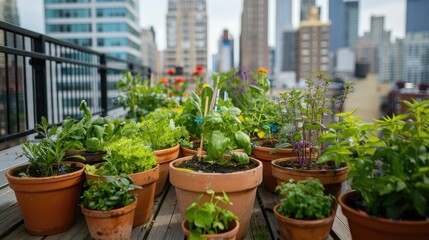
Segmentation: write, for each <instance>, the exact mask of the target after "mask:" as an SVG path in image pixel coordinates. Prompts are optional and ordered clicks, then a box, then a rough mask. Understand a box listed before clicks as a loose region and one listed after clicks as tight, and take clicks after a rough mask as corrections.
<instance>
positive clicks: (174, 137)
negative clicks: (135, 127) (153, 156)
mask: <svg viewBox="0 0 429 240" xmlns="http://www.w3.org/2000/svg"><path fill="white" fill-rule="evenodd" d="M139 135H140V137H141V138H142V140H143V141H144V142H145V143H147V144H148V145H150V147H151V148H152V150H160V149H166V148H171V147H174V146H176V145H177V144H181V145H182V146H183V145H184V146H190V145H191V143H190V142H189V133H188V131H187V130H186V128H185V127H183V126H176V124H175V123H174V120H173V119H167V118H164V119H157V120H146V121H144V122H143V123H142V124H141V126H140V132H139Z"/></svg>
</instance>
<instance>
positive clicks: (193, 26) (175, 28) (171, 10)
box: [165, 0, 207, 74]
mask: <svg viewBox="0 0 429 240" xmlns="http://www.w3.org/2000/svg"><path fill="white" fill-rule="evenodd" d="M206 9H207V6H206V0H169V1H168V12H167V49H166V51H165V68H172V67H176V66H179V67H183V70H184V73H185V74H190V73H191V72H192V71H194V69H195V67H196V66H198V65H200V66H203V67H205V68H207V13H206V11H207V10H206Z"/></svg>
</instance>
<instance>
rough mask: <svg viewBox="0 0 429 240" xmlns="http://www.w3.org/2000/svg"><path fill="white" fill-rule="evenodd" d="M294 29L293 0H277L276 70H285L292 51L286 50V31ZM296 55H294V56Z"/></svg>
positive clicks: (276, 71)
mask: <svg viewBox="0 0 429 240" xmlns="http://www.w3.org/2000/svg"><path fill="white" fill-rule="evenodd" d="M291 30H292V0H277V6H276V49H275V58H274V66H275V67H274V72H275V73H278V72H281V71H284V69H283V65H284V61H285V58H288V57H290V56H288V55H290V54H289V53H290V52H286V51H284V48H283V46H284V44H285V43H286V39H284V36H285V35H284V32H285V31H291ZM293 57H294V56H293Z"/></svg>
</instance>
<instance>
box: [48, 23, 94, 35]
mask: <svg viewBox="0 0 429 240" xmlns="http://www.w3.org/2000/svg"><path fill="white" fill-rule="evenodd" d="M46 32H48V33H55V32H74V33H77V32H91V24H47V25H46Z"/></svg>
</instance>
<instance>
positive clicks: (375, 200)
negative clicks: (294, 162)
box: [320, 100, 429, 240]
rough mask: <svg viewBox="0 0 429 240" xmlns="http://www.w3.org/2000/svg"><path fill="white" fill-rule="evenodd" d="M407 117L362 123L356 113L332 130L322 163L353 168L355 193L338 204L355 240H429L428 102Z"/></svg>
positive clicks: (411, 108)
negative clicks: (339, 164) (341, 164)
mask: <svg viewBox="0 0 429 240" xmlns="http://www.w3.org/2000/svg"><path fill="white" fill-rule="evenodd" d="M404 103H405V104H406V105H407V107H408V110H407V112H405V113H404V114H400V115H396V116H392V117H385V118H383V119H382V120H379V121H377V122H372V123H363V122H362V120H361V118H360V117H359V116H353V114H352V112H348V113H343V114H339V117H342V118H343V119H344V120H343V121H342V122H339V123H336V124H333V125H330V129H331V131H330V134H329V135H326V136H325V137H326V138H329V139H331V140H332V144H331V145H330V146H328V147H327V148H326V150H325V151H324V153H323V155H322V156H321V158H320V160H321V161H325V160H327V159H337V161H341V162H346V163H347V165H348V166H349V169H350V173H349V176H350V178H352V185H351V187H352V189H354V191H351V192H348V193H345V194H342V195H341V196H340V198H339V203H340V205H341V207H342V210H343V212H344V215H345V216H346V217H347V219H348V222H349V226H350V232H351V235H352V237H353V239H358V240H359V239H428V236H429V221H428V219H429V207H428V206H429V205H428V203H429V182H428V180H427V179H429V168H428V166H429V163H428V161H429V147H428V146H429V144H428V143H429V125H428V123H429V100H424V101H421V102H417V101H415V100H414V102H412V103H410V102H404Z"/></svg>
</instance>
